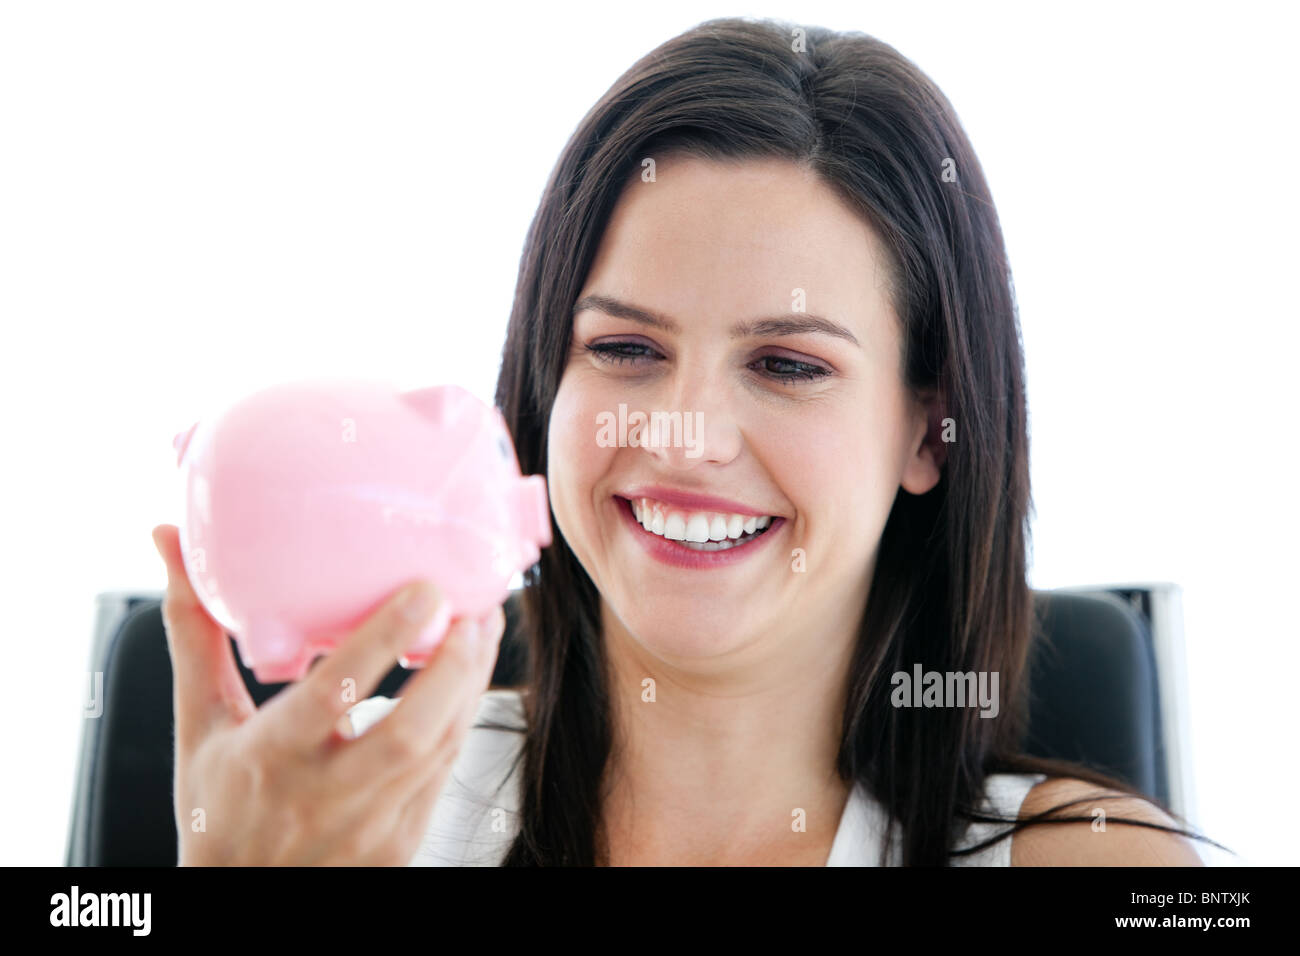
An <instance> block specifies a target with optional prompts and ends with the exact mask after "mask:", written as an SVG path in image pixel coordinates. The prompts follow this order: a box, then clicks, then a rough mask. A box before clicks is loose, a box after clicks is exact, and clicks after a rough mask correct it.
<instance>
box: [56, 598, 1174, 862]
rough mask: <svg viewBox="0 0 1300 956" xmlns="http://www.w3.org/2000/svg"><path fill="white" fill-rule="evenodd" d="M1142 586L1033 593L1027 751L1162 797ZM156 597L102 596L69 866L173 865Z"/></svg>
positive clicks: (1163, 756)
mask: <svg viewBox="0 0 1300 956" xmlns="http://www.w3.org/2000/svg"><path fill="white" fill-rule="evenodd" d="M1151 593H1152V592H1150V591H1146V590H1144V589H1141V588H1134V589H1118V590H1116V591H1115V592H1114V593H1108V592H1105V591H1098V592H1096V593H1084V592H1078V591H1075V592H1067V591H1050V592H1036V593H1035V602H1036V605H1037V608H1038V611H1039V614H1040V615H1041V618H1042V621H1043V637H1044V639H1043V640H1040V641H1038V642H1037V650H1036V652H1035V655H1034V658H1033V660H1032V661H1031V674H1032V699H1031V705H1030V715H1029V732H1028V735H1027V738H1026V741H1025V745H1024V750H1025V752H1026V753H1030V754H1033V755H1036V756H1045V757H1058V758H1064V759H1069V760H1076V761H1079V762H1080V763H1083V764H1086V765H1088V766H1092V767H1095V768H1097V769H1101V770H1105V771H1107V772H1109V773H1112V774H1114V775H1115V776H1117V777H1120V778H1122V779H1124V780H1127V781H1128V782H1130V783H1131V784H1133V785H1134V786H1135V787H1136V788H1138V789H1139V790H1141V791H1142V792H1144V793H1146V794H1148V795H1152V796H1155V797H1157V798H1158V799H1160V800H1161V801H1163V802H1166V803H1168V802H1169V798H1170V785H1169V781H1170V773H1169V768H1168V762H1169V760H1168V757H1169V755H1168V751H1167V748H1166V744H1165V736H1164V733H1163V731H1162V721H1161V711H1160V700H1159V686H1158V685H1159V681H1158V680H1157V672H1156V658H1155V654H1154V652H1153V644H1152V632H1151V628H1150V624H1149V618H1148V616H1147V613H1148V612H1149V611H1150V607H1149V601H1150V595H1151ZM1144 596H1145V597H1144ZM161 598H162V595H161V593H152V594H124V593H111V594H104V595H100V597H99V609H98V612H99V613H98V618H97V624H96V632H97V633H96V636H95V641H94V646H93V648H92V669H91V670H92V674H93V673H95V672H99V673H102V675H103V685H102V691H101V693H100V695H99V706H100V707H101V708H102V712H101V713H99V714H98V715H97V716H96V715H94V714H92V713H88V714H87V717H86V720H85V721H84V724H83V733H82V744H81V757H80V766H79V769H78V773H77V783H76V792H75V794H74V798H73V806H72V817H71V823H70V826H69V834H68V846H67V855H66V859H65V863H66V865H68V866H175V864H176V853H177V832H176V821H175V818H174V816H173V807H172V787H173V781H172V770H173V767H172V747H173V741H172V733H173V724H172V718H173V715H172V673H171V657H170V655H169V653H168V650H167V638H166V634H165V632H164V630H163V622H162V612H161V603H160V602H161ZM1144 601H1146V602H1148V603H1147V604H1144V603H1143V602H1144ZM505 610H506V630H505V634H504V635H503V637H502V641H501V651H500V654H499V657H498V660H497V665H496V669H495V671H494V673H493V676H492V686H501V687H510V686H516V685H518V684H520V683H522V682H523V680H524V678H525V674H526V672H527V661H526V659H525V655H526V648H525V647H524V646H523V643H522V641H520V640H519V639H518V638H517V637H516V634H517V627H518V620H519V608H518V599H517V594H514V595H511V598H510V599H509V600H508V601H507V602H506V606H505ZM235 660H236V662H237V663H238V664H239V669H240V672H241V673H242V675H243V677H244V681H245V683H246V684H247V685H248V688H249V692H250V694H251V696H252V698H253V700H254V701H255V702H256V703H257V704H258V705H259V706H260V705H261V704H262V703H263V702H265V701H266V700H267V699H269V698H270V697H272V696H274V695H275V694H276V693H277V692H278V691H279V690H280V689H281V688H283V687H284V686H285V685H284V684H260V683H258V682H257V681H256V679H255V678H254V677H253V675H252V672H250V671H249V670H248V669H247V668H245V667H244V666H243V662H242V661H240V659H239V655H238V654H237V653H236V654H235ZM410 673H411V672H410V671H408V670H406V669H405V668H402V667H394V668H393V669H392V671H390V672H389V674H388V675H387V676H386V677H385V678H384V680H383V681H382V682H381V683H380V685H379V687H378V688H376V690H375V691H374V693H375V694H382V695H384V696H387V697H392V696H394V695H395V694H396V693H397V692H398V690H399V688H400V687H401V685H402V683H403V682H404V681H405V679H406V677H407V676H408V675H409V674H410ZM1173 809H1175V810H1179V809H1180V808H1179V807H1176V806H1175V807H1173Z"/></svg>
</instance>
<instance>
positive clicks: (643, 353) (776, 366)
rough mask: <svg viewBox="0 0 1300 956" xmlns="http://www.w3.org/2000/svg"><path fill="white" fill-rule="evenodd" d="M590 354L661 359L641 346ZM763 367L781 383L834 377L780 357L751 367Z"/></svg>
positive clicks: (599, 347) (614, 345) (618, 360)
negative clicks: (828, 376)
mask: <svg viewBox="0 0 1300 956" xmlns="http://www.w3.org/2000/svg"><path fill="white" fill-rule="evenodd" d="M583 348H585V349H586V350H587V351H588V352H590V353H591V354H592V355H593V356H595V357H596V358H597V359H599V360H600V361H602V362H608V363H610V364H611V365H622V364H624V363H625V362H634V363H635V362H639V361H641V360H642V359H650V358H654V357H656V356H658V355H659V353H658V352H656V351H655V350H654V349H652V348H651V347H650V346H648V345H645V344H643V343H641V342H598V343H597V344H595V345H584V346H583ZM755 366H762V368H761V369H756V370H758V371H760V374H762V375H763V376H765V377H766V378H769V379H773V380H774V381H777V382H782V383H787V384H788V383H791V382H794V383H798V382H813V381H816V380H817V379H820V378H824V377H825V376H827V375H830V374H831V370H830V369H828V368H823V367H822V366H820V365H813V364H812V363H810V362H800V361H797V360H795V359H791V358H785V357H783V356H780V355H765V356H763V357H762V358H760V359H759V360H758V361H757V362H755V363H754V364H753V365H751V366H750V368H755Z"/></svg>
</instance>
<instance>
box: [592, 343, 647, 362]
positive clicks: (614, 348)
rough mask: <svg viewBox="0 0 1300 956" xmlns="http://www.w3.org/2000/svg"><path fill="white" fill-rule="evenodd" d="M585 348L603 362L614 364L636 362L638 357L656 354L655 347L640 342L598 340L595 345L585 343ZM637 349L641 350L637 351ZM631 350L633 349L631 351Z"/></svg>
mask: <svg viewBox="0 0 1300 956" xmlns="http://www.w3.org/2000/svg"><path fill="white" fill-rule="evenodd" d="M583 348H585V349H586V350H587V351H588V352H590V353H591V354H592V355H594V356H595V357H596V358H598V359H600V360H601V361H602V362H609V363H610V364H613V365H622V364H623V363H624V362H635V361H636V360H637V359H641V358H646V357H648V356H649V355H653V354H655V351H654V349H652V348H650V346H648V345H642V344H641V343H640V342H598V343H597V344H595V345H585V346H583ZM636 349H640V350H641V351H640V352H636V351H635V350H636ZM629 350H631V351H630V352H629Z"/></svg>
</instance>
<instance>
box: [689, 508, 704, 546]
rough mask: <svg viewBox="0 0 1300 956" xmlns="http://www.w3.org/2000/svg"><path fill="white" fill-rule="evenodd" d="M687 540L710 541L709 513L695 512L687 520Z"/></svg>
mask: <svg viewBox="0 0 1300 956" xmlns="http://www.w3.org/2000/svg"><path fill="white" fill-rule="evenodd" d="M686 540H687V541H708V540H709V518H708V515H702V514H693V515H691V516H690V518H689V519H688V520H687V522H686Z"/></svg>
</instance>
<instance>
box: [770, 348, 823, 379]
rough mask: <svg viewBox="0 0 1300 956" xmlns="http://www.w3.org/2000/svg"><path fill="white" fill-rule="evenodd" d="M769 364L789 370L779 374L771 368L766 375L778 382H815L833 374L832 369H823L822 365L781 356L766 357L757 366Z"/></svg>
mask: <svg viewBox="0 0 1300 956" xmlns="http://www.w3.org/2000/svg"><path fill="white" fill-rule="evenodd" d="M767 362H770V363H773V364H774V365H778V366H780V367H782V368H784V369H786V370H787V371H785V372H779V371H776V370H775V369H772V368H770V367H769V368H768V370H767V371H766V372H765V373H764V374H766V375H768V376H769V377H770V378H774V379H776V380H777V381H778V382H814V381H816V380H817V379H819V378H824V377H825V376H827V375H830V374H831V370H830V369H828V368H822V367H821V366H820V365H813V364H811V363H809V362H798V361H796V360H794V359H790V358H783V357H782V356H780V355H765V356H763V357H762V358H761V359H759V360H758V362H757V363H755V364H758V365H762V364H764V363H767Z"/></svg>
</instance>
